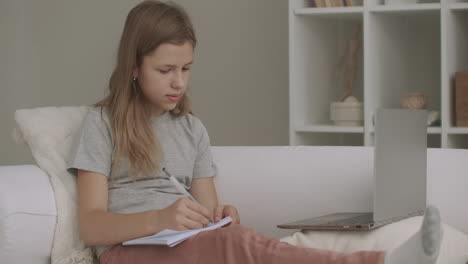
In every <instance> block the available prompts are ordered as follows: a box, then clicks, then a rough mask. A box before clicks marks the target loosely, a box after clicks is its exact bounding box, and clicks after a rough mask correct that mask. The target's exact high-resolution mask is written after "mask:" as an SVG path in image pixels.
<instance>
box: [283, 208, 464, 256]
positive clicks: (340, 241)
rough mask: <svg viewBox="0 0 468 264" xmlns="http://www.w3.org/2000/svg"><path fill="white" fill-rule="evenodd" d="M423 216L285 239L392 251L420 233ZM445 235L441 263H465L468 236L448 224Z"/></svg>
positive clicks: (346, 248) (343, 249)
mask: <svg viewBox="0 0 468 264" xmlns="http://www.w3.org/2000/svg"><path fill="white" fill-rule="evenodd" d="M422 219H423V218H422V217H421V216H418V217H412V218H408V219H405V220H402V221H399V222H396V223H393V224H389V225H386V226H383V227H380V228H378V229H375V230H373V231H346V232H338V231H312V230H308V231H304V232H296V233H294V234H293V235H291V236H288V237H285V238H282V239H281V241H283V242H287V243H289V244H292V245H297V246H302V247H312V248H320V249H326V250H334V251H339V252H344V253H351V252H355V251H359V250H378V251H388V250H392V249H394V248H396V247H398V246H399V245H401V244H402V243H403V242H404V241H406V240H407V239H408V238H409V237H410V236H412V235H413V234H414V233H416V232H417V231H418V230H419V228H420V226H421V222H422ZM443 230H444V238H443V241H442V245H441V250H440V255H439V259H438V261H437V263H440V264H445V263H450V264H464V263H465V262H466V261H468V236H467V235H466V234H465V233H463V232H460V231H459V230H457V229H455V228H453V227H451V226H449V225H447V224H444V226H443Z"/></svg>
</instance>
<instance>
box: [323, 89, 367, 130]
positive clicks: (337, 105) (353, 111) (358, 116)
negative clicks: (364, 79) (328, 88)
mask: <svg viewBox="0 0 468 264" xmlns="http://www.w3.org/2000/svg"><path fill="white" fill-rule="evenodd" d="M362 108H363V107H362V103H361V102H359V101H358V99H356V97H354V96H349V97H348V98H346V99H345V100H344V102H333V103H331V104H330V119H331V120H332V121H333V122H334V123H335V125H337V126H362V125H363V119H364V114H363V109H362Z"/></svg>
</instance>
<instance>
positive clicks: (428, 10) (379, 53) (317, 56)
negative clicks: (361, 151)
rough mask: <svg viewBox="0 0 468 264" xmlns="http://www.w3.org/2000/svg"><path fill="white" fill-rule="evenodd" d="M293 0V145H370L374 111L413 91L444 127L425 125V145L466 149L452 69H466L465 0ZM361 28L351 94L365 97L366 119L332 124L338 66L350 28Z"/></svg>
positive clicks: (396, 104) (395, 103) (466, 136)
mask: <svg viewBox="0 0 468 264" xmlns="http://www.w3.org/2000/svg"><path fill="white" fill-rule="evenodd" d="M310 2H311V1H310V0H289V100H290V101H289V102H290V105H289V109H290V138H289V141H290V145H356V146H359V145H365V146H371V145H372V144H373V113H374V111H375V109H377V108H380V107H385V108H399V107H400V98H401V97H402V96H403V95H405V94H408V93H411V92H423V93H425V94H426V95H427V96H428V110H435V111H439V113H440V116H441V122H440V125H439V126H436V127H428V146H429V147H443V148H468V128H457V127H455V126H454V124H455V123H454V111H453V109H454V105H453V102H454V98H453V90H454V85H453V83H454V74H455V72H457V71H468V1H466V0H465V1H462V0H441V1H427V0H426V1H424V0H420V1H419V3H417V4H404V5H385V4H384V1H383V0H364V1H363V2H364V3H363V6H357V7H333V8H315V7H310V6H309V3H310ZM356 23H359V24H360V25H361V27H362V34H361V35H362V48H361V53H360V55H359V58H360V61H359V71H358V78H357V82H356V86H355V89H354V91H353V95H354V96H356V97H357V98H358V99H359V100H360V101H362V102H363V103H364V125H363V126H361V127H342V126H335V125H333V123H332V122H331V121H330V103H331V102H332V101H336V100H337V99H338V98H339V96H340V95H341V93H342V88H341V87H338V83H337V79H336V75H335V70H336V65H337V64H338V61H339V58H340V57H341V56H342V55H343V53H344V50H345V44H346V41H347V40H348V39H349V38H350V37H351V34H352V29H353V26H354V25H355V24H356Z"/></svg>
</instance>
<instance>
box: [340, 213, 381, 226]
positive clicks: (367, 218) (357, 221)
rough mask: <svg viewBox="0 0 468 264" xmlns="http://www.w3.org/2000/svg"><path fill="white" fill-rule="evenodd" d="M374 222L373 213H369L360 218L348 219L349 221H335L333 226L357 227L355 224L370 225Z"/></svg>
mask: <svg viewBox="0 0 468 264" xmlns="http://www.w3.org/2000/svg"><path fill="white" fill-rule="evenodd" d="M373 221H374V220H373V217H372V213H369V214H363V215H359V216H356V217H352V218H348V219H343V220H338V221H334V222H333V224H336V225H355V224H368V223H372V222H373Z"/></svg>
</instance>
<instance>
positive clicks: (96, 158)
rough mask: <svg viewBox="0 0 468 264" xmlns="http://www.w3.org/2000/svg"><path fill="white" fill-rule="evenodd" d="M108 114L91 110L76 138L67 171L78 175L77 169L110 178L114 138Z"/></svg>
mask: <svg viewBox="0 0 468 264" xmlns="http://www.w3.org/2000/svg"><path fill="white" fill-rule="evenodd" d="M111 135H112V134H111V129H110V125H109V122H108V118H107V116H106V114H105V113H104V112H103V113H102V115H101V111H100V110H98V109H90V110H89V112H88V113H87V115H86V117H85V118H84V120H83V123H82V124H81V128H80V131H79V132H78V133H77V134H76V137H75V138H74V141H73V145H72V149H71V151H70V155H69V157H68V160H67V169H68V171H69V172H71V173H73V174H75V175H76V174H77V169H81V170H87V171H92V172H97V173H100V174H103V175H105V176H107V177H109V175H110V172H111V164H112V153H113V146H112V137H111Z"/></svg>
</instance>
